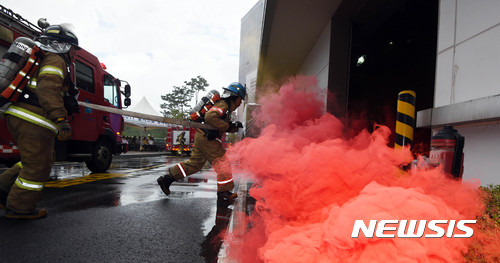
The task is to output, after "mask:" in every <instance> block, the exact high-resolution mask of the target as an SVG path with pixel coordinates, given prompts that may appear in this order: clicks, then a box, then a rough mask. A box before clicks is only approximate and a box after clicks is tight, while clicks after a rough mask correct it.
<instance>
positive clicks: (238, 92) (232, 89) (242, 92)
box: [221, 82, 247, 100]
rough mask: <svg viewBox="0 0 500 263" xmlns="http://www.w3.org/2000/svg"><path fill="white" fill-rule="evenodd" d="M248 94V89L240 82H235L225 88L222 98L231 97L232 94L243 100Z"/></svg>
mask: <svg viewBox="0 0 500 263" xmlns="http://www.w3.org/2000/svg"><path fill="white" fill-rule="evenodd" d="M246 95H247V89H246V88H245V87H244V86H243V85H241V83H239V82H233V83H231V84H229V86H227V88H224V92H223V93H222V95H221V98H229V97H231V96H238V97H240V98H241V99H242V100H245V98H246Z"/></svg>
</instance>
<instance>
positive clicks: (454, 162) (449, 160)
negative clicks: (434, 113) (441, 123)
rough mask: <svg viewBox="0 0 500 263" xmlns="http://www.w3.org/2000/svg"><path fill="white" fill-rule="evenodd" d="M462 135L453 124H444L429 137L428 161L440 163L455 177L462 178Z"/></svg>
mask: <svg viewBox="0 0 500 263" xmlns="http://www.w3.org/2000/svg"><path fill="white" fill-rule="evenodd" d="M463 150H464V136H462V135H460V134H459V133H458V131H457V130H456V129H453V126H445V127H444V128H443V129H442V130H439V131H438V133H437V134H436V135H434V136H432V137H431V150H430V154H429V155H430V162H431V163H433V164H435V165H439V164H440V165H442V168H443V170H444V171H445V172H447V173H449V174H451V175H452V176H453V178H455V179H462V173H463V163H464V153H463Z"/></svg>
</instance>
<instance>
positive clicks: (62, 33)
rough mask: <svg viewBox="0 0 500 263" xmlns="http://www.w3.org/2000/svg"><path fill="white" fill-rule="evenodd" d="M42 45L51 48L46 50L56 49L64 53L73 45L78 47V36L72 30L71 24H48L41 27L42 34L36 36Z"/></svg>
mask: <svg viewBox="0 0 500 263" xmlns="http://www.w3.org/2000/svg"><path fill="white" fill-rule="evenodd" d="M37 40H38V41H40V42H41V43H42V44H43V46H42V49H44V46H45V47H46V48H47V49H49V48H48V47H50V48H51V49H53V50H50V49H49V50H47V51H52V52H53V51H54V50H55V51H56V53H66V52H68V51H69V49H70V48H71V46H74V47H75V48H76V49H80V47H79V46H78V38H77V37H76V35H75V33H74V32H73V26H72V25H71V24H60V25H50V26H47V27H45V28H44V29H43V31H42V35H40V36H39V37H38V38H37Z"/></svg>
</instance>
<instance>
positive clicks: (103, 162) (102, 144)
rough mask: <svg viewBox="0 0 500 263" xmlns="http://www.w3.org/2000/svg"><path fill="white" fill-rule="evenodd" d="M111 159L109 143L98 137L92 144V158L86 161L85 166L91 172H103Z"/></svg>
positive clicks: (111, 153)
mask: <svg viewBox="0 0 500 263" xmlns="http://www.w3.org/2000/svg"><path fill="white" fill-rule="evenodd" d="M112 160H113V152H112V151H111V146H110V143H109V142H108V141H106V140H103V139H100V140H98V141H97V142H96V144H95V145H94V151H93V152H92V160H90V161H86V162H85V164H87V167H88V168H89V170H90V171H92V172H93V173H104V172H106V171H107V170H108V168H109V166H110V165H111V161H112Z"/></svg>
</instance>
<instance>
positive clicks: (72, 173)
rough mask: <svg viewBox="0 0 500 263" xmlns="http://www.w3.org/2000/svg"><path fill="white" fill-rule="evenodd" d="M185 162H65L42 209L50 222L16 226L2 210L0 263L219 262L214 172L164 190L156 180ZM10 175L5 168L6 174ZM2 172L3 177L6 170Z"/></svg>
mask: <svg viewBox="0 0 500 263" xmlns="http://www.w3.org/2000/svg"><path fill="white" fill-rule="evenodd" d="M181 160H182V159H180V158H179V157H170V156H165V155H164V156H155V157H136V158H120V159H117V158H115V160H114V161H113V166H112V168H111V169H110V170H109V171H108V173H105V174H90V172H89V171H88V170H87V169H86V168H85V166H84V164H83V163H58V164H56V165H55V167H54V168H53V170H52V173H51V180H52V181H51V182H49V183H47V184H46V188H45V190H44V193H43V198H42V200H41V202H39V207H44V208H47V209H48V211H49V215H48V217H46V218H44V219H39V220H9V219H7V218H5V217H3V212H2V211H0V261H1V262H216V261H215V260H216V257H217V254H218V253H219V250H218V249H219V247H220V245H221V244H220V242H222V241H218V240H217V239H214V237H216V236H218V235H217V234H218V232H220V231H225V229H227V222H228V221H224V222H223V223H222V224H221V222H220V221H218V224H217V225H216V224H215V223H216V221H215V220H216V215H217V213H219V214H220V213H224V215H225V216H226V217H228V218H229V217H230V216H231V214H232V213H231V212H232V207H233V206H229V207H219V209H217V203H216V177H215V173H214V172H213V170H212V169H210V168H209V167H207V169H204V170H202V172H200V173H198V174H195V175H192V176H190V177H189V180H185V181H183V182H175V183H174V184H173V185H172V187H171V190H172V194H171V195H170V196H169V197H167V196H165V195H164V194H163V192H161V190H160V188H159V187H158V185H157V183H156V178H157V177H158V176H160V175H163V174H164V173H165V171H166V169H167V167H169V166H171V165H174V164H176V163H177V162H179V161H181ZM3 169H4V168H3ZM3 169H0V172H1V171H2V170H3Z"/></svg>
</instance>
